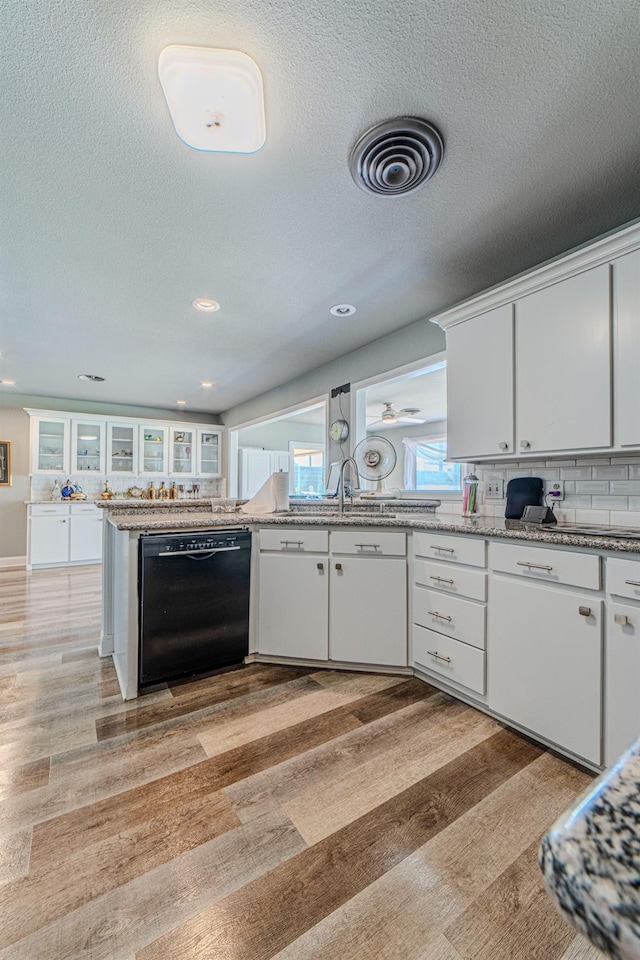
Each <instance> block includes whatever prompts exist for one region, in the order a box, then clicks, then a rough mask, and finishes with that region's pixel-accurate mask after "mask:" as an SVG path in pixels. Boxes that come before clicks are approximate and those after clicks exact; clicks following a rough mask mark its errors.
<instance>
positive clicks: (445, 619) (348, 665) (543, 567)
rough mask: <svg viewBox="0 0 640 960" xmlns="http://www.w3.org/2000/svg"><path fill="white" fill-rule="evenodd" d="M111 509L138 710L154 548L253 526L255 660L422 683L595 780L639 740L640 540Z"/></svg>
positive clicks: (116, 594) (110, 562) (414, 518)
mask: <svg viewBox="0 0 640 960" xmlns="http://www.w3.org/2000/svg"><path fill="white" fill-rule="evenodd" d="M105 506H106V508H107V510H108V516H107V520H108V522H107V524H106V528H107V535H106V537H105V563H104V577H105V598H104V599H105V604H104V622H103V632H102V639H101V653H102V654H103V655H108V654H110V653H113V656H114V662H115V664H116V669H117V672H118V678H119V681H120V685H121V690H122V695H123V697H124V698H125V699H132V698H135V697H137V696H138V692H139V689H138V552H139V539H140V537H141V536H145V535H146V534H152V533H163V534H164V533H166V534H171V533H179V532H183V531H184V532H185V533H186V532H197V531H211V532H212V533H213V532H216V531H221V530H237V529H238V528H246V529H248V530H250V531H251V533H252V537H253V550H252V560H251V600H250V610H251V614H250V644H249V656H248V661H261V662H267V663H269V662H272V663H291V664H308V665H310V666H315V667H322V666H325V667H326V666H331V667H333V668H340V669H358V670H369V671H374V672H375V671H381V670H384V671H385V672H387V673H388V672H395V673H398V674H414V675H416V676H418V677H420V678H422V679H424V680H428V681H429V682H430V683H433V684H434V685H436V686H439V687H440V688H442V689H444V690H446V691H448V692H449V693H451V694H452V695H453V696H455V697H457V698H459V699H461V700H463V701H465V702H468V703H471V704H473V705H474V706H477V707H478V708H479V709H481V710H484V711H485V712H488V713H490V714H491V715H493V716H496V717H498V718H499V719H501V720H504V721H506V722H507V723H509V724H510V725H512V726H514V727H515V728H516V729H519V730H522V731H524V732H525V733H527V734H529V735H530V736H533V737H535V738H537V739H539V740H541V741H542V742H543V743H545V744H548V745H550V746H553V747H554V748H556V749H558V750H560V751H561V752H562V753H564V754H566V755H567V756H569V757H572V758H574V759H577V760H579V761H580V762H581V763H583V764H586V765H588V766H590V767H591V768H592V769H595V770H598V769H602V767H603V766H606V765H608V764H609V763H611V762H612V761H613V760H614V759H615V757H616V756H617V755H618V754H619V753H620V752H621V751H622V750H623V749H625V747H627V746H628V745H629V744H630V743H631V742H632V741H633V739H634V738H635V736H636V734H637V727H638V725H639V724H640V715H638V714H639V708H638V705H637V697H635V696H634V693H633V690H632V689H631V686H630V685H632V682H633V676H634V671H635V670H636V669H637V667H636V660H637V657H638V653H637V642H635V639H634V638H635V637H636V636H637V631H638V624H639V623H640V606H638V603H639V601H640V565H639V564H640V540H637V539H633V538H630V537H624V536H623V535H620V536H613V535H609V536H599V535H597V534H592V535H589V534H578V533H571V532H569V529H568V528H565V529H563V530H559V531H557V532H556V531H555V530H553V529H547V528H540V527H531V526H528V525H526V524H521V523H516V522H510V521H504V520H498V519H494V518H490V517H479V518H473V519H463V518H460V517H455V516H453V515H445V514H443V515H442V516H438V515H436V514H434V513H426V512H424V507H423V508H419V509H420V510H421V512H407V513H404V512H402V509H403V507H404V505H401V504H400V503H398V502H397V503H394V504H393V506H392V507H390V506H387V507H386V509H393V510H394V514H393V515H388V514H387V515H384V514H382V515H381V514H380V513H379V512H375V513H370V514H369V515H362V514H363V513H364V509H367V510H372V507H368V508H364V509H363V508H362V506H361V504H360V503H358V507H357V515H356V514H354V513H352V512H350V511H349V508H347V511H346V512H345V513H344V515H339V514H337V513H335V512H329V511H331V507H329V509H328V510H327V507H326V506H325V507H322V506H318V505H316V504H314V505H313V507H307V508H306V509H304V510H303V509H294V510H293V511H292V512H290V513H285V514H277V515H269V516H251V515H244V514H238V513H235V512H233V513H213V512H211V506H209V508H208V509H207V510H204V509H201V508H200V507H199V506H198V508H196V507H195V506H194V505H192V504H190V503H186V502H185V503H184V505H183V506H180V507H179V508H178V509H175V510H172V509H170V508H167V507H162V508H160V509H156V508H155V506H154V505H151V504H140V505H136V506H135V507H133V508H131V509H126V507H127V506H128V505H126V504H123V505H122V506H120V505H119V504H106V505H105ZM414 509H415V508H414ZM375 510H376V511H379V506H378V505H375ZM623 532H624V531H623ZM605 634H606V646H605ZM603 651H604V657H605V667H606V668H605V669H604V670H603ZM602 716H604V722H603V719H602Z"/></svg>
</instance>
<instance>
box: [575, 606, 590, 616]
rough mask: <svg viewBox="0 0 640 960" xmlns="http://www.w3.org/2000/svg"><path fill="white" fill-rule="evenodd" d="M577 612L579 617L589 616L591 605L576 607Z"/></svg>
mask: <svg viewBox="0 0 640 960" xmlns="http://www.w3.org/2000/svg"><path fill="white" fill-rule="evenodd" d="M578 613H579V614H580V616H581V617H590V616H591V607H578Z"/></svg>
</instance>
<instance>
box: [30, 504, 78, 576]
mask: <svg viewBox="0 0 640 960" xmlns="http://www.w3.org/2000/svg"><path fill="white" fill-rule="evenodd" d="M29 539H30V542H29V565H30V566H40V565H42V564H47V565H52V564H56V563H67V562H68V560H69V516H68V515H67V516H60V515H57V516H55V515H54V516H42V517H37V516H36V517H32V518H31V524H30V538H29Z"/></svg>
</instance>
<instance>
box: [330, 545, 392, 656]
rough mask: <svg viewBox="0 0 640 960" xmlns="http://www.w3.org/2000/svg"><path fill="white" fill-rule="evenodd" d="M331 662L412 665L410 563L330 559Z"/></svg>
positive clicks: (379, 559)
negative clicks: (409, 655)
mask: <svg viewBox="0 0 640 960" xmlns="http://www.w3.org/2000/svg"><path fill="white" fill-rule="evenodd" d="M329 609H330V614H329V637H330V641H329V654H330V658H331V659H332V660H344V661H346V662H349V663H376V664H387V665H389V666H396V667H404V666H406V664H407V565H406V562H405V560H400V559H386V558H384V559H383V558H380V557H340V558H339V559H336V558H335V557H333V558H332V559H331V600H330V605H329Z"/></svg>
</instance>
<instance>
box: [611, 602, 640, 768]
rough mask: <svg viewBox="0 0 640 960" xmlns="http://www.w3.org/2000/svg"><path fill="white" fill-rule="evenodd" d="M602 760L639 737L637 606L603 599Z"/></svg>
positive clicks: (639, 636)
mask: <svg viewBox="0 0 640 960" xmlns="http://www.w3.org/2000/svg"><path fill="white" fill-rule="evenodd" d="M605 651H606V653H605V678H606V681H605V704H606V713H605V763H606V765H607V766H610V765H611V764H612V763H614V762H615V760H616V759H617V758H618V757H619V756H620V754H621V753H623V751H624V750H626V749H627V747H630V746H631V744H632V743H633V742H634V740H637V738H638V737H640V606H634V605H632V604H630V603H618V602H616V601H610V602H608V603H607V638H606V646H605Z"/></svg>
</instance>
